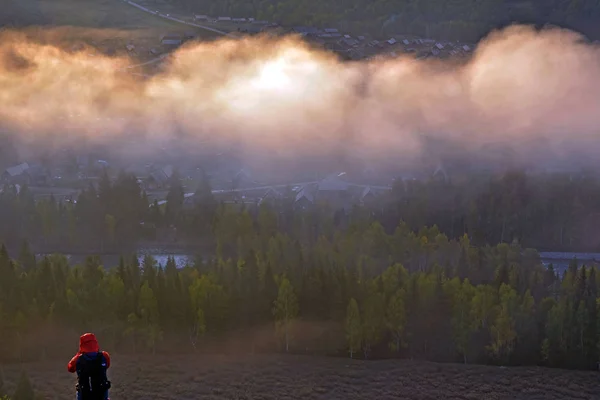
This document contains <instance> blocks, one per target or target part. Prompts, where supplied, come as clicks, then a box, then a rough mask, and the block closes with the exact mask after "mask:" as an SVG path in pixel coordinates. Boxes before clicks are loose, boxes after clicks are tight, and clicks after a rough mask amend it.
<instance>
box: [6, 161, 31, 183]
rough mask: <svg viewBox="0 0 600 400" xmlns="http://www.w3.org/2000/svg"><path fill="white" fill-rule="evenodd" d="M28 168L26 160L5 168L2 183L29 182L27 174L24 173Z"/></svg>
mask: <svg viewBox="0 0 600 400" xmlns="http://www.w3.org/2000/svg"><path fill="white" fill-rule="evenodd" d="M28 169H29V164H27V163H26V162H25V163H21V164H19V165H15V166H12V167H9V168H6V169H5V170H4V172H3V173H2V183H4V184H13V185H14V184H24V183H29V176H28V175H27V174H26V171H27V170H28Z"/></svg>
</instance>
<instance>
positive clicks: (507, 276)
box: [0, 206, 600, 368]
mask: <svg viewBox="0 0 600 400" xmlns="http://www.w3.org/2000/svg"><path fill="white" fill-rule="evenodd" d="M272 215H274V214H273V213H272V212H269V210H268V207H267V206H263V207H262V208H261V213H260V215H259V216H258V218H257V219H253V218H252V217H251V216H250V215H249V213H248V211H241V212H229V213H228V214H227V218H225V219H224V220H222V221H221V222H220V223H218V224H217V227H218V230H219V232H218V236H219V237H220V238H222V239H223V241H219V242H218V244H217V247H218V249H217V251H216V253H217V254H218V255H217V257H214V258H209V259H203V258H202V257H198V259H197V261H196V262H195V263H194V264H193V265H190V266H188V267H186V268H183V269H177V267H176V265H175V262H174V260H173V259H169V261H168V262H167V263H166V265H165V266H158V265H157V264H156V261H155V260H154V259H153V258H152V257H151V256H146V257H145V258H144V259H143V262H142V263H141V265H139V264H138V259H137V257H134V256H125V257H122V258H121V260H120V262H119V265H118V266H116V267H115V268H111V269H108V270H107V269H105V268H103V266H101V265H100V260H99V259H98V258H97V257H89V258H88V259H87V260H86V261H85V263H84V264H83V265H79V266H76V267H74V268H71V267H70V266H69V265H68V262H67V260H66V259H65V257H63V256H61V255H54V256H51V257H44V258H41V259H38V260H36V259H35V257H34V256H33V255H32V254H31V252H29V251H28V250H27V246H24V248H23V250H22V252H21V253H20V254H19V255H18V256H16V257H15V258H10V257H9V255H8V254H7V251H6V249H5V248H4V247H3V248H2V249H0V310H2V311H1V318H0V336H1V337H2V341H1V343H0V359H2V360H13V361H15V360H21V361H22V360H27V359H37V358H43V357H47V356H51V355H55V354H58V353H60V354H61V355H64V353H66V352H68V350H69V349H72V346H73V345H74V344H73V341H76V338H77V337H78V336H77V334H66V333H65V332H77V333H81V332H83V331H94V332H95V333H97V334H98V335H99V337H100V338H101V342H102V345H103V347H104V348H106V349H108V350H111V351H113V352H134V353H140V352H161V351H168V352H174V351H184V352H191V351H207V350H210V349H213V348H215V346H216V345H217V344H221V345H223V346H225V347H226V348H229V349H232V348H237V349H241V350H243V351H290V352H301V353H306V352H308V353H321V354H332V355H336V354H337V355H344V356H348V355H350V356H352V357H361V358H380V357H400V358H407V357H411V358H419V359H427V360H437V361H460V362H470V363H475V362H477V363H499V364H505V365H506V364H541V365H549V366H557V367H559V366H560V367H569V368H594V367H595V363H596V362H597V361H598V351H599V348H598V346H599V344H600V343H599V342H600V340H599V339H600V338H599V336H598V332H599V328H600V320H599V314H598V306H599V299H598V297H599V296H598V284H599V283H600V276H599V274H598V271H597V270H596V269H595V268H586V267H583V266H582V267H580V268H578V267H577V265H576V263H573V265H571V266H570V268H569V269H568V271H567V272H566V273H565V275H564V277H560V276H558V275H557V274H556V273H555V272H554V270H553V269H552V268H549V269H546V268H544V266H543V265H542V264H541V262H540V259H539V255H538V254H537V252H536V251H534V250H530V249H523V248H521V247H520V246H519V245H518V244H516V243H513V244H511V245H509V244H499V245H497V246H493V247H491V246H484V247H476V246H473V245H472V243H471V242H470V241H469V239H468V238H467V237H466V236H464V237H462V238H461V239H460V240H459V241H457V240H449V239H448V238H447V237H446V235H444V234H442V233H440V231H439V230H438V229H437V228H436V227H432V228H422V229H421V230H420V231H418V232H414V231H412V230H410V229H408V227H407V226H406V225H405V224H403V223H401V224H399V225H398V226H397V228H396V229H395V231H394V233H393V234H387V233H386V232H385V231H384V229H383V227H382V226H381V224H379V223H378V222H377V221H370V220H369V219H364V220H356V221H353V222H352V223H350V224H349V226H348V228H347V229H346V230H343V231H342V230H333V229H329V230H328V229H327V228H324V227H321V228H322V230H323V232H326V233H323V234H321V235H319V236H318V238H317V239H316V240H312V239H307V240H303V239H298V238H296V237H293V236H291V235H288V234H287V233H282V232H281V230H280V229H278V224H277V220H276V219H272V218H270V217H269V216H272ZM306 228H307V229H308V230H312V229H317V228H318V227H316V226H308V227H306ZM300 232H301V231H299V233H300ZM297 237H301V236H300V235H298V236H297Z"/></svg>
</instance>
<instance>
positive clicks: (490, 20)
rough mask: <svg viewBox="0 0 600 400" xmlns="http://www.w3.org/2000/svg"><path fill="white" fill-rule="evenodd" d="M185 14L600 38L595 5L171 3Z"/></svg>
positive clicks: (382, 0)
mask: <svg viewBox="0 0 600 400" xmlns="http://www.w3.org/2000/svg"><path fill="white" fill-rule="evenodd" d="M171 2H172V3H173V4H176V5H177V6H178V7H180V8H181V9H183V10H187V11H188V12H192V13H196V14H209V15H211V16H231V17H250V16H252V17H256V18H258V19H261V20H269V21H273V22H280V23H284V24H286V25H310V26H317V27H330V26H335V27H339V28H343V29H344V30H348V31H350V32H355V33H356V34H365V33H370V34H374V35H378V36H380V35H385V34H390V33H404V34H413V35H418V36H420V37H431V38H439V39H440V40H455V39H458V40H467V41H477V40H478V39H479V38H480V37H482V36H484V35H486V34H487V33H488V32H489V31H490V30H492V29H494V28H496V27H499V26H503V25H507V24H509V23H512V22H522V23H536V24H540V25H541V24H546V23H551V24H557V25H561V26H565V27H568V28H571V29H575V30H579V31H583V32H584V33H586V34H588V35H594V36H596V37H598V35H600V28H598V24H597V23H596V21H597V19H598V17H600V5H599V4H598V2H597V1H595V0H581V1H563V0H549V1H544V2H539V1H538V2H530V1H529V2H528V1H520V0H517V1H504V0H482V1H477V2H472V1H454V2H452V3H448V2H441V1H439V0H419V1H416V0H402V1H400V0H376V1H360V0H344V1H335V2H332V1H316V0H312V1H297V0H260V1H259V0H255V1H236V0H228V1H219V2H216V1H212V0H171Z"/></svg>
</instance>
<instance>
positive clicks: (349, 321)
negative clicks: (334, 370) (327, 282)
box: [346, 298, 362, 358]
mask: <svg viewBox="0 0 600 400" xmlns="http://www.w3.org/2000/svg"><path fill="white" fill-rule="evenodd" d="M346 341H347V343H348V351H349V353H350V358H353V357H354V353H355V352H356V351H357V350H359V349H360V346H361V344H362V324H361V321H360V311H359V309H358V303H357V302H356V300H355V299H354V298H352V299H350V302H349V303H348V308H347V309H346Z"/></svg>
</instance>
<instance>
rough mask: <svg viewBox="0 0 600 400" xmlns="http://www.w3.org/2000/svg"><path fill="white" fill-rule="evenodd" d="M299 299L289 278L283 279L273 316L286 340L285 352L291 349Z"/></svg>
mask: <svg viewBox="0 0 600 400" xmlns="http://www.w3.org/2000/svg"><path fill="white" fill-rule="evenodd" d="M298 311H299V310H298V298H297V297H296V294H295V293H294V288H293V287H292V284H291V283H290V281H289V280H288V279H287V278H283V279H282V280H281V283H280V284H279V291H278V294H277V299H276V300H275V302H274V307H273V315H274V316H275V320H276V322H277V326H278V328H280V329H281V330H283V335H284V339H285V351H286V352H288V351H289V348H290V332H289V327H290V322H291V321H292V320H293V319H294V318H296V316H297V315H298Z"/></svg>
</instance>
